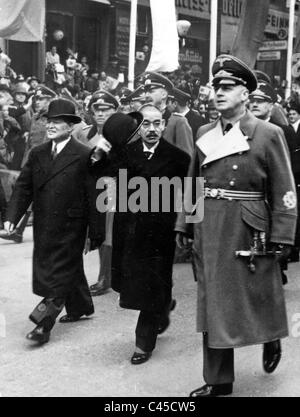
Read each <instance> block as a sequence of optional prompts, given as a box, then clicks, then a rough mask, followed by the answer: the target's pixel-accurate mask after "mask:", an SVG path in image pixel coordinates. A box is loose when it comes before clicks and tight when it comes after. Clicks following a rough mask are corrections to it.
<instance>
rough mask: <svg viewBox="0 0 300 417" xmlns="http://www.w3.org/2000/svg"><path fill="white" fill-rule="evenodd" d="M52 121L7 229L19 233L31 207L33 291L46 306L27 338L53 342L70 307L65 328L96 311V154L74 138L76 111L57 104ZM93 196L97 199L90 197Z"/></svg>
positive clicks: (18, 189) (20, 184) (35, 315)
mask: <svg viewBox="0 0 300 417" xmlns="http://www.w3.org/2000/svg"><path fill="white" fill-rule="evenodd" d="M45 117H47V120H48V122H47V139H48V141H47V142H46V143H44V144H42V145H39V146H36V147H35V148H34V149H32V151H31V153H30V154H29V157H28V160H27V162H26V164H25V166H24V168H23V170H22V171H21V174H20V176H19V178H18V180H17V182H16V186H15V188H14V192H13V195H12V198H11V201H10V203H9V207H8V212H7V221H6V223H5V228H6V230H7V232H9V233H11V232H13V230H14V228H15V225H17V224H18V222H19V220H20V219H21V217H22V216H23V215H24V213H25V212H26V210H27V209H28V207H29V205H30V204H31V203H33V206H34V220H33V239H34V250H33V292H34V294H36V295H38V296H40V297H43V301H42V302H41V303H39V305H38V306H37V307H36V308H35V309H34V311H33V312H32V313H31V315H30V319H31V321H33V322H34V323H35V324H36V327H35V328H34V330H33V331H31V332H30V333H29V334H28V335H27V339H28V340H30V341H33V342H37V343H39V344H43V343H47V342H48V341H49V338H50V331H51V330H52V328H53V326H54V324H55V321H56V318H57V316H58V315H59V313H60V312H61V311H62V309H63V307H65V308H66V311H67V315H65V316H63V317H62V318H61V319H60V322H62V323H70V322H74V321H77V320H79V319H80V318H81V316H84V315H86V316H89V315H91V314H93V312H94V306H93V302H92V299H91V296H90V292H89V288H88V284H87V280H86V277H85V274H84V270H83V250H84V246H85V239H86V234H87V227H88V224H89V219H90V218H91V216H90V214H91V213H92V211H93V208H94V202H93V201H92V196H93V190H94V187H95V184H94V182H93V179H92V177H91V176H90V175H89V174H88V171H87V168H88V161H89V157H90V149H89V148H88V147H86V146H84V145H82V144H81V143H79V142H77V141H76V140H75V139H73V138H72V135H71V132H72V128H73V125H74V124H75V123H79V122H80V121H81V119H80V117H78V116H76V115H75V106H74V104H73V103H72V102H70V101H69V100H65V99H55V100H53V101H52V102H51V103H50V105H49V109H48V112H47V113H46V114H45ZM90 196H91V197H90Z"/></svg>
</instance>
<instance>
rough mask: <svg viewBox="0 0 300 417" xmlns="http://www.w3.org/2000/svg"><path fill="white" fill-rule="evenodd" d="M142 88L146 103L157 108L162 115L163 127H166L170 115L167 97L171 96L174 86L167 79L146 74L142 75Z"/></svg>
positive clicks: (159, 75)
mask: <svg viewBox="0 0 300 417" xmlns="http://www.w3.org/2000/svg"><path fill="white" fill-rule="evenodd" d="M144 88H145V94H146V101H147V102H148V103H152V104H154V106H156V107H158V108H159V110H160V111H161V112H162V114H163V119H164V121H165V125H166V126H167V125H168V122H169V118H170V117H171V113H170V111H169V110H168V107H167V102H168V95H169V94H172V92H173V88H174V84H173V83H172V81H170V80H169V79H168V78H167V77H164V76H163V75H161V74H158V73H156V72H146V73H145V74H144Z"/></svg>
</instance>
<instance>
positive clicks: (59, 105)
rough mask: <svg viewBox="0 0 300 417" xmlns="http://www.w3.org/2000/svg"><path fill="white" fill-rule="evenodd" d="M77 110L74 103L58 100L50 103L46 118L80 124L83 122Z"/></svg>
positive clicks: (62, 99) (63, 99)
mask: <svg viewBox="0 0 300 417" xmlns="http://www.w3.org/2000/svg"><path fill="white" fill-rule="evenodd" d="M75 112H76V109H75V105H74V103H72V101H70V100H67V99H65V98H57V99H54V100H52V101H51V102H50V104H49V108H48V113H46V114H45V116H46V117H47V118H48V119H56V118H60V119H64V120H66V121H67V122H70V123H80V122H81V121H82V120H81V118H80V117H79V116H76V114H75Z"/></svg>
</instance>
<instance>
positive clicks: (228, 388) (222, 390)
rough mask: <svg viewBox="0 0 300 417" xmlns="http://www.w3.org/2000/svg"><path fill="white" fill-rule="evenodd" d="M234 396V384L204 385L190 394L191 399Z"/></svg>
mask: <svg viewBox="0 0 300 417" xmlns="http://www.w3.org/2000/svg"><path fill="white" fill-rule="evenodd" d="M230 394H232V384H220V385H203V387H200V388H197V389H195V391H192V392H191V393H190V397H194V398H195V397H217V396H219V395H230Z"/></svg>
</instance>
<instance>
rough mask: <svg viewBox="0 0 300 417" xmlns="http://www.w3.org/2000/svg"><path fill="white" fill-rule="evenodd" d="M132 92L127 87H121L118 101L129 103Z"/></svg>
mask: <svg viewBox="0 0 300 417" xmlns="http://www.w3.org/2000/svg"><path fill="white" fill-rule="evenodd" d="M132 93H133V91H131V90H130V89H129V88H126V87H124V88H122V91H121V96H120V103H121V104H127V103H130V101H131V99H130V96H131V94H132Z"/></svg>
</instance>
